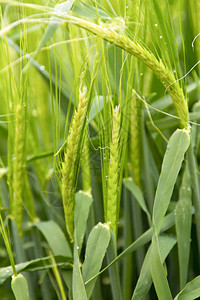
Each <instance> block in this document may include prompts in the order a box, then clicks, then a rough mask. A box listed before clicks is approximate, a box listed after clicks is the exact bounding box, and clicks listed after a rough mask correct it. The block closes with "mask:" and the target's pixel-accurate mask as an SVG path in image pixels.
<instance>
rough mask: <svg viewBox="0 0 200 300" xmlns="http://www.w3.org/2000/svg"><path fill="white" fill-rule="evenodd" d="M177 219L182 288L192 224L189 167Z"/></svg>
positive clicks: (185, 175) (181, 189)
mask: <svg viewBox="0 0 200 300" xmlns="http://www.w3.org/2000/svg"><path fill="white" fill-rule="evenodd" d="M175 220H176V233H177V244H178V258H179V274H180V288H181V289H182V288H183V287H184V286H185V285H186V282H187V276H188V264H189V256H190V245H191V243H190V239H191V226H192V201H191V183H190V174H189V171H188V168H186V169H185V172H184V176H183V180H182V185H181V188H180V193H179V201H178V203H177V205H176V214H175Z"/></svg>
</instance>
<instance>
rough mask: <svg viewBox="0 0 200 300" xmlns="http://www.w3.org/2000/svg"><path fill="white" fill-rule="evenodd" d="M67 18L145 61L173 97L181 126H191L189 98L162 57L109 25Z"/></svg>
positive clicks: (71, 17)
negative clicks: (189, 121)
mask: <svg viewBox="0 0 200 300" xmlns="http://www.w3.org/2000/svg"><path fill="white" fill-rule="evenodd" d="M66 19H67V20H69V21H71V22H73V23H74V24H76V25H78V26H80V27H82V28H84V29H86V30H89V31H90V32H92V33H94V34H96V35H97V36H99V37H100V38H102V39H104V40H106V41H108V42H110V43H112V44H114V45H116V46H118V47H120V48H122V49H124V50H125V51H127V52H128V53H130V54H132V55H134V56H135V57H137V58H138V59H139V60H141V61H143V63H145V64H146V65H147V66H148V67H149V68H150V69H151V70H152V71H153V72H154V74H155V75H156V76H157V77H158V79H159V80H160V81H161V83H162V84H163V85H164V87H165V88H166V89H167V91H168V92H169V94H170V96H171V97H172V100H173V104H174V108H175V110H176V113H177V116H178V117H179V123H180V127H181V128H186V129H187V128H188V127H189V123H188V120H189V111H188V106H187V100H186V99H185V96H184V94H183V91H182V89H181V87H180V85H179V83H178V82H177V81H176V80H175V77H174V74H173V72H172V70H169V69H168V68H167V67H166V66H165V65H164V64H163V62H162V60H161V59H159V60H158V59H157V58H156V57H155V56H154V55H153V53H151V52H150V51H149V50H148V49H146V48H145V47H143V46H141V45H140V44H139V43H138V42H135V41H132V40H130V38H129V37H127V36H126V35H124V34H119V33H118V32H116V31H114V30H112V31H111V30H110V29H109V28H108V27H105V26H102V25H97V24H95V23H91V22H88V21H86V20H83V19H79V18H76V17H73V16H69V15H68V16H67V17H66Z"/></svg>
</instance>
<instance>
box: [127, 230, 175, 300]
mask: <svg viewBox="0 0 200 300" xmlns="http://www.w3.org/2000/svg"><path fill="white" fill-rule="evenodd" d="M158 242H159V248H160V255H161V262H162V263H164V261H165V259H166V257H167V256H168V254H169V253H170V251H171V250H172V248H173V247H174V245H175V244H176V238H175V237H173V236H169V235H166V236H165V235H163V236H160V237H159V238H158ZM150 253H151V246H150V247H149V249H148V251H147V254H146V257H145V260H144V263H143V265H142V269H141V272H140V277H139V279H138V282H137V284H136V287H135V290H134V292H133V296H132V298H131V300H137V299H140V300H145V299H146V295H147V293H148V291H149V289H150V287H151V284H152V277H151V271H150V258H151V255H150Z"/></svg>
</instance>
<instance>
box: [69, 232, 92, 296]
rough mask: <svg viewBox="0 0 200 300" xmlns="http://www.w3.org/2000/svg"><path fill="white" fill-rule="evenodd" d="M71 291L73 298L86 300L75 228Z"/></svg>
mask: <svg viewBox="0 0 200 300" xmlns="http://www.w3.org/2000/svg"><path fill="white" fill-rule="evenodd" d="M72 291H73V300H80V299H81V300H88V297H87V294H86V290H85V286H84V282H83V278H82V274H81V269H80V262H79V255H78V245H77V241H76V230H75V237H74V266H73V275H72Z"/></svg>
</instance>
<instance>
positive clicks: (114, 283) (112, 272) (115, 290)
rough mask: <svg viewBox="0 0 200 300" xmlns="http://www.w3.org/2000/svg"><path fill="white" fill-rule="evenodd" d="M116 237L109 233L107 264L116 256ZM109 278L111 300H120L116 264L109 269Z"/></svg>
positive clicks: (120, 292)
mask: <svg viewBox="0 0 200 300" xmlns="http://www.w3.org/2000/svg"><path fill="white" fill-rule="evenodd" d="M116 248H117V247H116V237H115V234H114V232H112V231H111V240H110V245H109V247H108V250H107V261H108V264H109V263H110V262H111V261H112V260H113V259H115V258H116V256H117V249H116ZM108 271H109V276H110V281H111V290H112V295H113V300H122V299H123V298H122V290H121V284H120V278H119V269H118V264H114V265H113V266H112V267H110V268H109V270H108Z"/></svg>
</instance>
